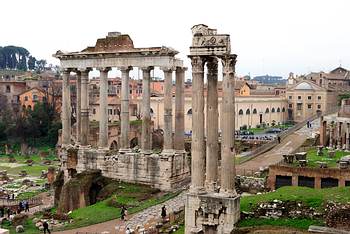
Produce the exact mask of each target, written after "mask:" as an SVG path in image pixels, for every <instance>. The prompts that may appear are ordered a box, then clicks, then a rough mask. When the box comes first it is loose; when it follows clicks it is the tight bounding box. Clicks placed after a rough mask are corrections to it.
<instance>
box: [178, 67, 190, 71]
mask: <svg viewBox="0 0 350 234" xmlns="http://www.w3.org/2000/svg"><path fill="white" fill-rule="evenodd" d="M187 70H188V68H187V67H176V71H177V72H181V71H182V72H185V71H187Z"/></svg>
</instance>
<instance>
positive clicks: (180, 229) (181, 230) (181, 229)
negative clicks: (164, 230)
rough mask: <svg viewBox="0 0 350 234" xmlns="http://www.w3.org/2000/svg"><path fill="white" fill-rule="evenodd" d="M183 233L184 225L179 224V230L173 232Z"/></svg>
mask: <svg viewBox="0 0 350 234" xmlns="http://www.w3.org/2000/svg"><path fill="white" fill-rule="evenodd" d="M183 233H185V225H184V224H181V225H180V228H179V229H177V230H176V231H175V232H174V234H183Z"/></svg>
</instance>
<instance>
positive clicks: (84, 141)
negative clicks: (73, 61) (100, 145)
mask: <svg viewBox="0 0 350 234" xmlns="http://www.w3.org/2000/svg"><path fill="white" fill-rule="evenodd" d="M89 71H90V69H86V70H82V71H81V128H80V133H81V136H80V144H81V145H82V146H87V145H88V144H89V129H90V127H89V124H90V121H89Z"/></svg>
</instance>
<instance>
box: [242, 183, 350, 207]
mask: <svg viewBox="0 0 350 234" xmlns="http://www.w3.org/2000/svg"><path fill="white" fill-rule="evenodd" d="M274 199H278V200H281V201H301V202H304V203H305V204H307V205H309V206H310V207H313V208H316V209H323V205H324V204H325V203H326V202H328V201H334V202H341V203H346V202H350V187H343V188H338V187H337V188H325V189H312V188H307V187H291V186H286V187H282V188H279V189H277V190H276V191H275V192H271V193H266V194H260V195H254V196H246V197H242V198H241V211H250V210H251V208H253V207H254V206H256V205H257V204H258V203H260V202H264V201H272V200H274Z"/></svg>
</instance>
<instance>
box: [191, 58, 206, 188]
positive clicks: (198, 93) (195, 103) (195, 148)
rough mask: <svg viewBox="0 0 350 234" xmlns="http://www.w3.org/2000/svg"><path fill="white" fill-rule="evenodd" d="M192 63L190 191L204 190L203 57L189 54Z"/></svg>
mask: <svg viewBox="0 0 350 234" xmlns="http://www.w3.org/2000/svg"><path fill="white" fill-rule="evenodd" d="M190 58H191V64H192V119H193V120H194V121H192V146H191V150H192V154H191V158H192V163H191V187H190V191H192V192H201V191H203V190H204V171H205V149H204V147H205V142H204V59H203V58H202V57H200V56H190Z"/></svg>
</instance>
